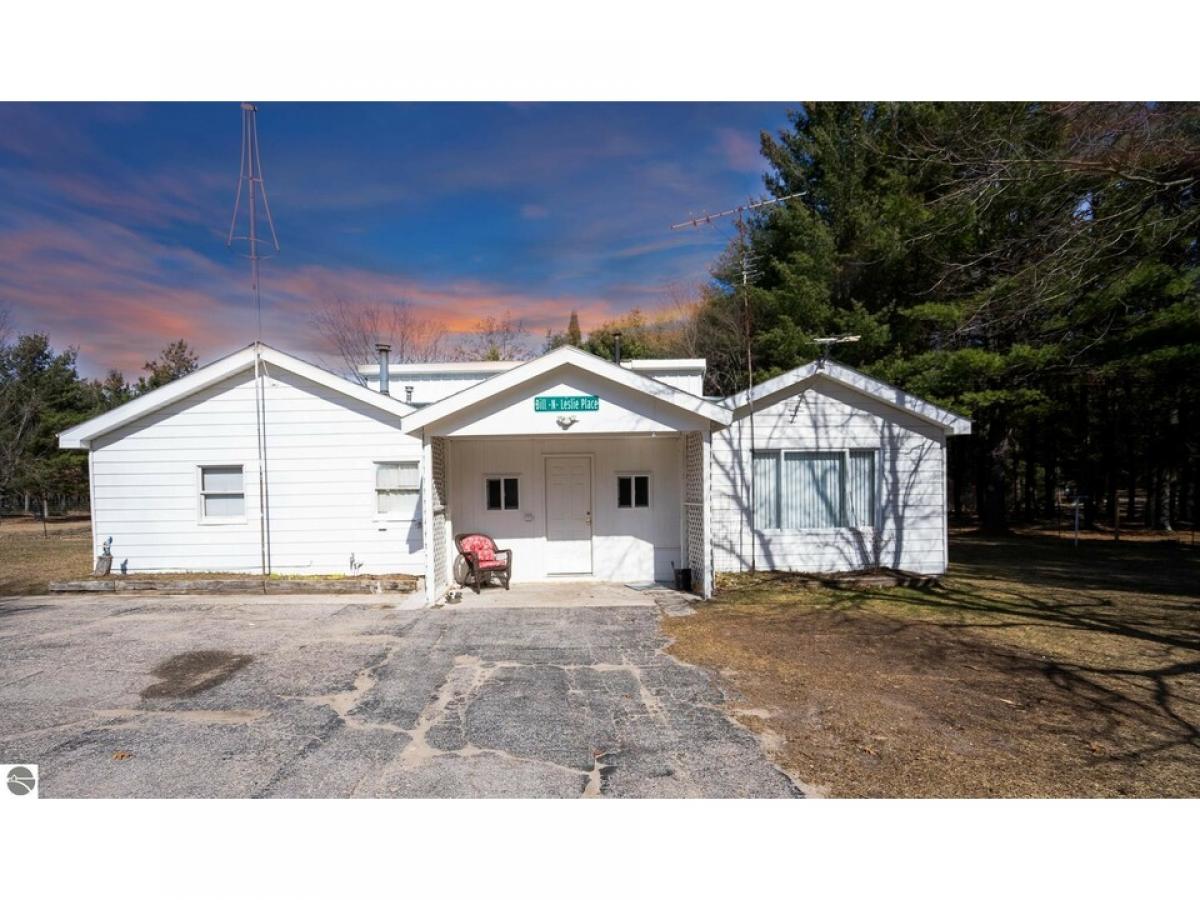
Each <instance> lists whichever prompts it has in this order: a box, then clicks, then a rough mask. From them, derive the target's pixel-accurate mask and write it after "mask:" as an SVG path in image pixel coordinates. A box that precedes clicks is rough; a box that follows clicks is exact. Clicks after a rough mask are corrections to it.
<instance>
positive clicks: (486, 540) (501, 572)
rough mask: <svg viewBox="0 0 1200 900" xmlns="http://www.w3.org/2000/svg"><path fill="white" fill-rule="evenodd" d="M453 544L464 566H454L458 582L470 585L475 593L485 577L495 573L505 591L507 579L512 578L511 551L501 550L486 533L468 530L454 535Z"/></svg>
mask: <svg viewBox="0 0 1200 900" xmlns="http://www.w3.org/2000/svg"><path fill="white" fill-rule="evenodd" d="M454 543H455V546H457V547H458V552H459V553H460V554H461V556H462V561H463V562H465V563H466V565H465V567H460V566H458V565H456V566H455V576H456V579H457V580H458V583H459V584H461V585H463V586H464V587H465V586H466V585H468V584H469V585H470V586H471V587H472V588H473V589H474V590H475V593H477V594H478V593H479V589H480V587H482V586H483V582H484V580H485V579H487V578H490V577H491V576H493V575H495V576H496V577H497V578H500V579H501V580H502V581H503V582H504V589H505V590H506V591H507V590H508V589H509V588H508V583H509V580H510V579H511V578H512V551H511V550H501V549H499V548H498V547H497V546H496V542H495V541H494V540H492V539H491V537H489V536H488V535H486V534H480V533H478V532H469V533H467V534H456V535H455V536H454Z"/></svg>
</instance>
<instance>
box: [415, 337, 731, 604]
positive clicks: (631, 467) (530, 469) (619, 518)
mask: <svg viewBox="0 0 1200 900" xmlns="http://www.w3.org/2000/svg"><path fill="white" fill-rule="evenodd" d="M730 415H731V414H730V413H729V412H728V411H727V410H725V409H723V408H722V407H718V406H716V405H715V404H713V403H710V402H709V401H707V400H704V399H703V398H700V397H697V396H695V395H693V394H689V393H687V392H685V391H681V390H678V389H676V388H673V387H671V386H670V385H667V384H665V383H663V382H660V381H656V380H654V379H652V378H647V377H645V376H643V375H639V374H637V373H635V372H631V371H629V370H627V369H622V368H621V367H619V366H615V365H613V364H612V363H609V362H605V361H604V360H600V359H597V358H596V357H594V356H591V355H590V354H587V353H582V352H580V351H577V350H575V349H573V348H561V349H560V350H558V351H554V352H553V353H550V354H548V355H547V356H544V357H541V358H540V359H538V360H534V361H533V362H530V363H526V364H524V365H522V366H518V367H516V368H514V369H511V370H510V371H508V372H505V373H503V374H501V375H497V376H495V377H493V378H491V379H489V380H487V381H485V382H483V383H481V384H479V385H477V386H475V387H472V388H469V389H467V390H464V391H462V392H460V393H459V394H455V395H453V396H452V397H448V398H446V399H445V400H442V401H439V402H438V403H434V404H432V405H431V406H428V407H425V408H424V409H422V410H420V411H419V412H417V413H414V414H412V415H411V416H409V417H408V418H407V419H406V421H405V425H404V430H405V432H406V433H409V434H412V435H414V436H419V437H420V438H421V441H422V447H423V466H422V469H423V476H422V478H423V484H424V486H425V489H424V490H423V492H422V509H423V529H424V546H425V556H426V592H427V597H428V599H429V601H430V602H432V603H436V602H438V601H440V600H441V599H442V598H443V597H445V594H446V591H447V589H449V588H451V587H453V586H454V576H453V572H454V563H455V559H456V557H457V555H458V553H457V548H456V546H455V543H454V537H455V535H458V534H465V533H473V532H479V533H483V534H487V535H489V536H491V537H492V538H493V539H494V540H495V541H496V543H497V545H498V546H499V547H500V548H502V549H510V550H512V551H513V573H512V578H513V585H514V587H515V586H517V585H519V584H533V583H538V582H546V583H555V582H560V583H561V582H563V581H573V582H577V581H587V582H613V583H616V584H618V585H624V584H630V583H649V582H669V583H673V580H674V571H675V570H676V569H679V568H686V569H690V570H691V580H692V585H693V590H694V591H695V592H696V593H697V594H699V595H700V596H702V597H705V598H707V597H709V596H711V594H712V566H711V564H710V557H711V539H710V521H709V520H710V508H711V483H710V481H711V479H710V465H709V461H710V455H711V448H712V426H713V425H714V423H716V424H728V420H729V418H730Z"/></svg>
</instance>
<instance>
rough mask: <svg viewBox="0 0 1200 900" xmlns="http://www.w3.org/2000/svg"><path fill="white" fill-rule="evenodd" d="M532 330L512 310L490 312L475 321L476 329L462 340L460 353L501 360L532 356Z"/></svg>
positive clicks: (482, 358)
mask: <svg viewBox="0 0 1200 900" xmlns="http://www.w3.org/2000/svg"><path fill="white" fill-rule="evenodd" d="M528 339H529V332H528V330H527V329H526V328H525V325H524V323H522V322H521V320H520V319H514V318H513V317H512V313H507V312H506V313H505V314H504V315H503V316H502V317H501V318H499V319H497V318H496V317H495V316H488V317H487V318H485V319H480V320H479V322H477V323H476V325H475V330H474V333H473V334H471V335H470V336H469V337H468V338H467V339H466V341H465V342H464V343H463V346H462V348H461V349H460V350H459V353H458V355H459V357H460V358H462V359H469V360H484V361H489V362H498V361H501V360H515V359H529V358H530V356H531V355H532V352H531V348H530V347H529V340H528Z"/></svg>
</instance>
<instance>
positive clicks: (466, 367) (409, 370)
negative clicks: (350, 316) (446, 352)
mask: <svg viewBox="0 0 1200 900" xmlns="http://www.w3.org/2000/svg"><path fill="white" fill-rule="evenodd" d="M519 365H522V363H521V362H520V360H505V361H500V362H496V361H492V362H456V363H455V362H442V363H388V374H389V375H495V374H496V373H498V372H507V371H508V370H509V369H515V368H516V367H517V366H519ZM358 373H359V374H360V375H376V376H378V375H379V363H363V364H362V365H360V366H359V367H358Z"/></svg>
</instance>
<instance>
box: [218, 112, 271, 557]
mask: <svg viewBox="0 0 1200 900" xmlns="http://www.w3.org/2000/svg"><path fill="white" fill-rule="evenodd" d="M239 165H240V171H239V172H238V183H237V192H236V193H235V194H234V197H233V218H232V219H231V220H230V222H229V237H228V238H227V239H226V240H225V246H226V247H228V248H230V249H231V250H232V249H233V245H234V241H238V242H241V241H245V242H246V248H247V249H246V252H245V253H244V254H241V255H243V256H245V257H246V258H247V259H249V260H250V288H251V290H253V291H254V308H255V314H256V315H257V317H258V333H257V337H256V338H255V341H254V414H255V424H256V425H257V429H256V430H257V432H258V541H259V554H260V557H261V566H262V576H263V578H266V577H267V575H269V574H270V572H271V524H270V518H271V508H270V499H269V495H268V491H267V435H266V415H267V393H266V384H265V382H264V379H265V377H266V372H265V367H264V365H263V361H262V291H261V290H260V285H259V263H260V262H261V261H262V260H263V259H266V258H268V257H270V256H274V255H275V254H277V253H278V252H279V239H278V238H277V237H276V236H275V221H274V219H272V218H271V206H270V204H269V203H268V202H267V185H266V182H264V181H263V174H262V159H261V157H260V156H259V150H258V107H257V106H255V105H254V104H253V103H243V104H242V150H241V162H240V164H239ZM243 187H244V188H245V189H246V209H247V223H246V233H245V234H239V233H238V212H239V211H240V210H241V206H242V189H243ZM260 197H261V198H262V208H263V212H264V214H265V215H266V220H267V228H268V230H269V231H270V235H271V236H270V239H269V240H268V239H266V238H260V237H259V236H258V206H259V198H260ZM260 244H265V245H266V253H264V252H263V248H260V246H259V245H260Z"/></svg>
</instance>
